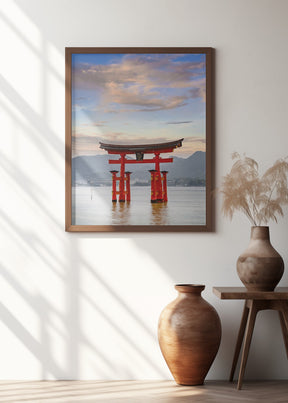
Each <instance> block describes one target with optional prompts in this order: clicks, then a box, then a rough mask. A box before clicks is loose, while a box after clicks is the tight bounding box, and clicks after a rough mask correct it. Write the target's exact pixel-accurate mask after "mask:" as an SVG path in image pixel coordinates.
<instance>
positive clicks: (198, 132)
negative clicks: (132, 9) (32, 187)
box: [65, 47, 214, 232]
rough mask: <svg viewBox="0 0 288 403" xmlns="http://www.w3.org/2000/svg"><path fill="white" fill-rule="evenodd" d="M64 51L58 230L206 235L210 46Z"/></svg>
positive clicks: (210, 157) (210, 222)
mask: <svg viewBox="0 0 288 403" xmlns="http://www.w3.org/2000/svg"><path fill="white" fill-rule="evenodd" d="M65 51H66V55H65V56H66V59H65V61H66V81H65V84H66V87H65V97H66V120H65V123H66V140H65V152H66V165H65V176H66V183H65V186H66V192H65V197H66V201H65V215H66V217H65V220H66V222H65V230H66V231H69V232H81V231H83V232H141V231H151V232H195V231H213V229H214V223H213V211H212V210H213V208H212V207H213V205H212V195H211V192H212V186H213V176H212V172H214V169H213V166H214V155H213V138H214V122H213V120H214V119H213V116H214V77H213V75H214V49H213V48H85V47H84V48H66V49H65ZM172 154H173V157H172ZM174 155H175V156H174ZM172 161H173V162H172ZM101 164H102V165H101ZM163 164H164V165H163ZM197 164H198V165H197ZM131 167H132V168H133V169H131V171H133V173H132V174H131V173H130V171H129V170H128V169H129V168H131ZM167 167H168V169H167ZM190 167H192V168H191V169H190ZM110 169H111V170H110ZM126 169H127V171H126ZM148 171H149V172H148ZM167 171H169V173H168V174H167ZM111 191H112V193H111ZM167 197H168V200H167Z"/></svg>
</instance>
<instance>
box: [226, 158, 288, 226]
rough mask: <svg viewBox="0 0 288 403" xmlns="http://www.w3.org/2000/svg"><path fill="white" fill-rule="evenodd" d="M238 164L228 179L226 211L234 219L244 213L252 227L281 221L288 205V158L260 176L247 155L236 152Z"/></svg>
mask: <svg viewBox="0 0 288 403" xmlns="http://www.w3.org/2000/svg"><path fill="white" fill-rule="evenodd" d="M232 158H233V159H235V160H236V161H235V162H234V164H233V166H232V168H231V171H230V173H229V174H227V175H226V176H224V178H223V182H222V187H221V189H220V191H221V193H222V194H223V205H222V212H223V214H224V215H225V216H227V217H229V218H230V219H232V217H233V214H234V213H235V211H237V210H238V211H242V212H243V213H244V214H245V215H246V216H247V217H248V219H249V220H250V222H251V224H252V225H262V224H267V223H268V221H269V220H274V221H276V222H277V215H280V216H283V210H282V207H281V206H284V205H285V204H288V186H287V172H288V162H287V161H286V159H279V160H277V161H276V162H275V163H274V164H273V165H272V167H271V168H269V169H267V171H266V172H265V173H264V174H263V175H262V176H261V177H260V176H259V172H258V164H257V162H256V161H255V160H254V159H252V158H249V157H246V156H245V155H244V157H243V158H241V156H240V155H239V154H238V153H234V154H233V155H232Z"/></svg>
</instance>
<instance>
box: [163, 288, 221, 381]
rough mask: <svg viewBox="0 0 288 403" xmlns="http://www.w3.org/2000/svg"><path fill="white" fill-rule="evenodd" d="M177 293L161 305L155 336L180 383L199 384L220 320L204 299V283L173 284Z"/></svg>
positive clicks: (215, 342) (215, 345)
mask: <svg viewBox="0 0 288 403" xmlns="http://www.w3.org/2000/svg"><path fill="white" fill-rule="evenodd" d="M175 288H176V290H177V291H178V293H179V294H178V297H177V298H176V299H175V300H174V301H172V302H171V303H170V304H169V305H167V306H166V308H164V310H163V311H162V313H161V316H160V319H159V326H158V340H159V344H160V348H161V351H162V354H163V356H164V359H165V361H166V363H167V365H168V368H169V369H170V371H171V373H172V375H173V377H174V379H175V381H176V382H177V383H178V384H180V385H202V384H203V382H204V379H205V377H206V375H207V372H208V371H209V369H210V367H211V365H212V363H213V361H214V358H215V356H216V354H217V351H218V348H219V345H220V340H221V323H220V319H219V316H218V314H217V312H216V310H215V309H214V308H213V307H212V306H211V305H210V304H209V303H208V302H207V301H205V300H204V299H203V298H202V296H201V292H202V291H203V290H204V288H205V286H204V285H193V284H179V285H175Z"/></svg>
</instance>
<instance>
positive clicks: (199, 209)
mask: <svg viewBox="0 0 288 403" xmlns="http://www.w3.org/2000/svg"><path fill="white" fill-rule="evenodd" d="M72 224H74V225H111V224H112V225H205V187H168V202H167V203H151V202H150V188H149V187H148V186H147V187H146V186H139V187H138V186H132V187H131V202H130V203H127V202H126V203H112V201H111V188H110V187H108V186H107V187H106V186H105V187H88V186H76V187H73V188H72Z"/></svg>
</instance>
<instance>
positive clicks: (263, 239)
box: [237, 226, 284, 291]
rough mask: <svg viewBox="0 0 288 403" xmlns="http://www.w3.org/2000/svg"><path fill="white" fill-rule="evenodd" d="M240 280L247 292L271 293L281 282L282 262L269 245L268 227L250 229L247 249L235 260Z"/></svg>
mask: <svg viewBox="0 0 288 403" xmlns="http://www.w3.org/2000/svg"><path fill="white" fill-rule="evenodd" d="M237 272H238V275H239V278H240V280H241V281H242V283H243V284H244V285H245V287H246V288H247V290H249V291H273V290H274V288H275V287H276V285H277V284H278V283H279V281H280V280H281V277H282V275H283V272H284V262H283V259H282V257H281V256H280V255H279V253H278V252H277V251H276V250H275V249H274V248H273V246H272V245H271V243H270V235H269V227H261V226H259V227H252V228H251V239H250V243H249V245H248V248H247V249H246V251H245V252H244V253H242V254H241V255H240V256H239V258H238V260H237Z"/></svg>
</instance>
